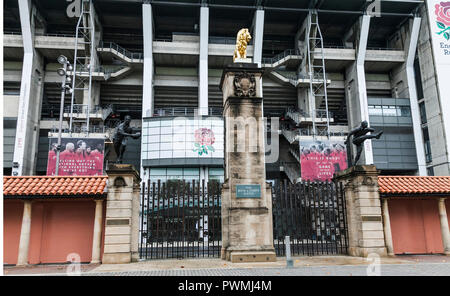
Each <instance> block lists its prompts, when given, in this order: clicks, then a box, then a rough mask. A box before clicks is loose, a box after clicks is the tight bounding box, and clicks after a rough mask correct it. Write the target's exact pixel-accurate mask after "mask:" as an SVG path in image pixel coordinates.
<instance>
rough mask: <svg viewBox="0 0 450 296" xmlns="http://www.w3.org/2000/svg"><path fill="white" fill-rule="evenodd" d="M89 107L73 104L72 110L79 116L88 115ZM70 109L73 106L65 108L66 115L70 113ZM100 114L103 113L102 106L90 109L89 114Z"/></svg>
mask: <svg viewBox="0 0 450 296" xmlns="http://www.w3.org/2000/svg"><path fill="white" fill-rule="evenodd" d="M88 107H89V106H88V105H84V104H73V109H72V113H73V114H76V115H79V114H86V113H87V112H88ZM70 109H71V106H65V108H64V113H70ZM99 112H103V107H102V106H99V105H97V106H91V107H90V109H89V113H90V114H95V113H99Z"/></svg>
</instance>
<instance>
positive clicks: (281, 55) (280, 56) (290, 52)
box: [262, 49, 300, 64]
mask: <svg viewBox="0 0 450 296" xmlns="http://www.w3.org/2000/svg"><path fill="white" fill-rule="evenodd" d="M290 55H300V51H299V50H298V49H297V50H295V49H286V50H284V51H283V52H281V53H279V54H277V55H275V56H274V57H272V58H262V64H275V63H276V62H278V61H280V60H282V59H284V58H285V57H287V56H290Z"/></svg>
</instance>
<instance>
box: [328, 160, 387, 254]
mask: <svg viewBox="0 0 450 296" xmlns="http://www.w3.org/2000/svg"><path fill="white" fill-rule="evenodd" d="M335 180H336V181H337V182H342V183H343V184H344V192H345V201H346V207H347V209H346V215H347V227H348V242H349V246H348V253H349V255H350V256H358V257H367V256H369V255H370V254H378V255H380V256H387V251H386V243H385V235H384V229H383V217H382V213H381V202H380V195H379V192H378V171H377V169H376V167H375V166H374V165H363V166H361V165H357V166H353V167H351V168H349V169H347V170H345V171H342V172H338V173H337V174H336V177H335Z"/></svg>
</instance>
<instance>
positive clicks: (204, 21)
mask: <svg viewBox="0 0 450 296" xmlns="http://www.w3.org/2000/svg"><path fill="white" fill-rule="evenodd" d="M208 39H209V8H208V7H200V56H199V65H198V75H199V76H198V78H199V79H198V114H199V115H208Z"/></svg>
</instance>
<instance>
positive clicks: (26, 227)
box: [17, 200, 31, 266]
mask: <svg viewBox="0 0 450 296" xmlns="http://www.w3.org/2000/svg"><path fill="white" fill-rule="evenodd" d="M30 233H31V200H26V201H24V204H23V216H22V228H21V230H20V242H19V255H18V256H17V265H19V266H22V265H27V264H28V250H29V248H30Z"/></svg>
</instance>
